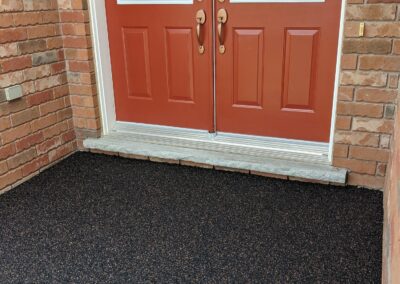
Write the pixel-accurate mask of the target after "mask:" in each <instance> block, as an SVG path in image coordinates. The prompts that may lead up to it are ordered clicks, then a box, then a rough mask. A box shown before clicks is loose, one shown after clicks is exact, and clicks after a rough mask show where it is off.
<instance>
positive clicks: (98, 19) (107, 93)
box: [88, 0, 347, 163]
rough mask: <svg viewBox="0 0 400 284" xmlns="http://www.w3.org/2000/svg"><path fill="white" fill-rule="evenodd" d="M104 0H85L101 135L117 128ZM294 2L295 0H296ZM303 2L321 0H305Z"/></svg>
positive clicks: (335, 97)
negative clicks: (86, 2) (90, 33)
mask: <svg viewBox="0 0 400 284" xmlns="http://www.w3.org/2000/svg"><path fill="white" fill-rule="evenodd" d="M105 1H106V0H88V2H89V16H90V23H91V29H92V41H93V52H94V63H95V71H96V81H97V89H98V98H99V106H100V115H101V126H102V134H103V135H107V134H110V132H111V131H113V130H115V129H116V127H117V124H118V123H117V120H116V113H115V101H114V87H113V79H112V70H111V57H110V48H109V41H108V29H107V20H106V8H105ZM281 1H282V2H285V1H286V2H288V1H287V0H275V1H274V2H281ZM303 1H304V0H303ZM303 1H298V2H303ZM294 2H297V0H296V1H294ZM304 2H322V1H315V0H314V1H307V0H306V1H304ZM346 4H347V0H342V8H341V16H340V28H339V40H338V51H337V59H336V60H337V63H336V73H335V86H334V94H333V107H332V120H331V130H330V140H329V154H328V159H329V162H330V163H331V162H332V160H333V146H334V134H335V129H336V123H335V122H336V105H337V100H338V92H339V79H340V69H341V66H340V62H341V55H342V45H343V32H344V22H345V10H346Z"/></svg>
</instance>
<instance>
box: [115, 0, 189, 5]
mask: <svg viewBox="0 0 400 284" xmlns="http://www.w3.org/2000/svg"><path fill="white" fill-rule="evenodd" d="M117 4H118V5H138V4H147V5H153V4H193V0H117Z"/></svg>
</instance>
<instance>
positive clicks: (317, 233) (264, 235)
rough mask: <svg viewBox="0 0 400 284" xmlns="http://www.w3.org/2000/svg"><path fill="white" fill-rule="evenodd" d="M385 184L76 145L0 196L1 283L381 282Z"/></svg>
mask: <svg viewBox="0 0 400 284" xmlns="http://www.w3.org/2000/svg"><path fill="white" fill-rule="evenodd" d="M382 219H383V217H382V193H380V192H376V191H369V190H365V189H356V188H340V187H334V186H323V185H316V184H305V183H299V182H289V181H281V180H274V179H266V178H262V177H256V176H250V175H243V174H237V173H228V172H219V171H214V170H206V169H198V168H190V167H183V166H176V165H166V164H158V163H152V162H147V161H135V160H127V159H122V158H117V157H108V156H102V155H94V154H88V153H78V154H75V155H73V156H71V157H69V158H68V159H66V160H65V161H63V162H61V163H59V164H58V165H56V166H54V167H53V168H51V169H50V170H47V171H45V172H43V173H42V174H41V175H39V176H37V177H35V178H33V179H32V180H31V181H29V182H27V183H25V184H23V185H22V186H20V187H18V188H17V189H14V190H12V191H11V192H8V193H6V194H4V195H2V196H0V283H66V282H68V283H95V282H96V283H142V282H151V283H154V282H157V283H192V282H201V283H221V282H222V283H232V282H235V283H243V282H250V283H315V282H319V283H379V282H380V275H381V273H380V270H381V242H382V240H381V235H382Z"/></svg>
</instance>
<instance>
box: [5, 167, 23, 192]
mask: <svg viewBox="0 0 400 284" xmlns="http://www.w3.org/2000/svg"><path fill="white" fill-rule="evenodd" d="M21 178H22V173H21V170H20V169H16V170H15V171H8V172H7V173H6V174H5V175H3V176H0V188H1V189H3V188H5V187H7V186H9V185H12V184H13V183H15V182H16V181H18V180H19V179H21Z"/></svg>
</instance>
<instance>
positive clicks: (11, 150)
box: [0, 144, 16, 188]
mask: <svg viewBox="0 0 400 284" xmlns="http://www.w3.org/2000/svg"><path fill="white" fill-rule="evenodd" d="M15 153H16V150H15V145H14V144H8V145H5V146H0V160H4V159H7V158H8V157H11V156H12V155H14V154H15ZM0 188H1V187H0Z"/></svg>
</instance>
